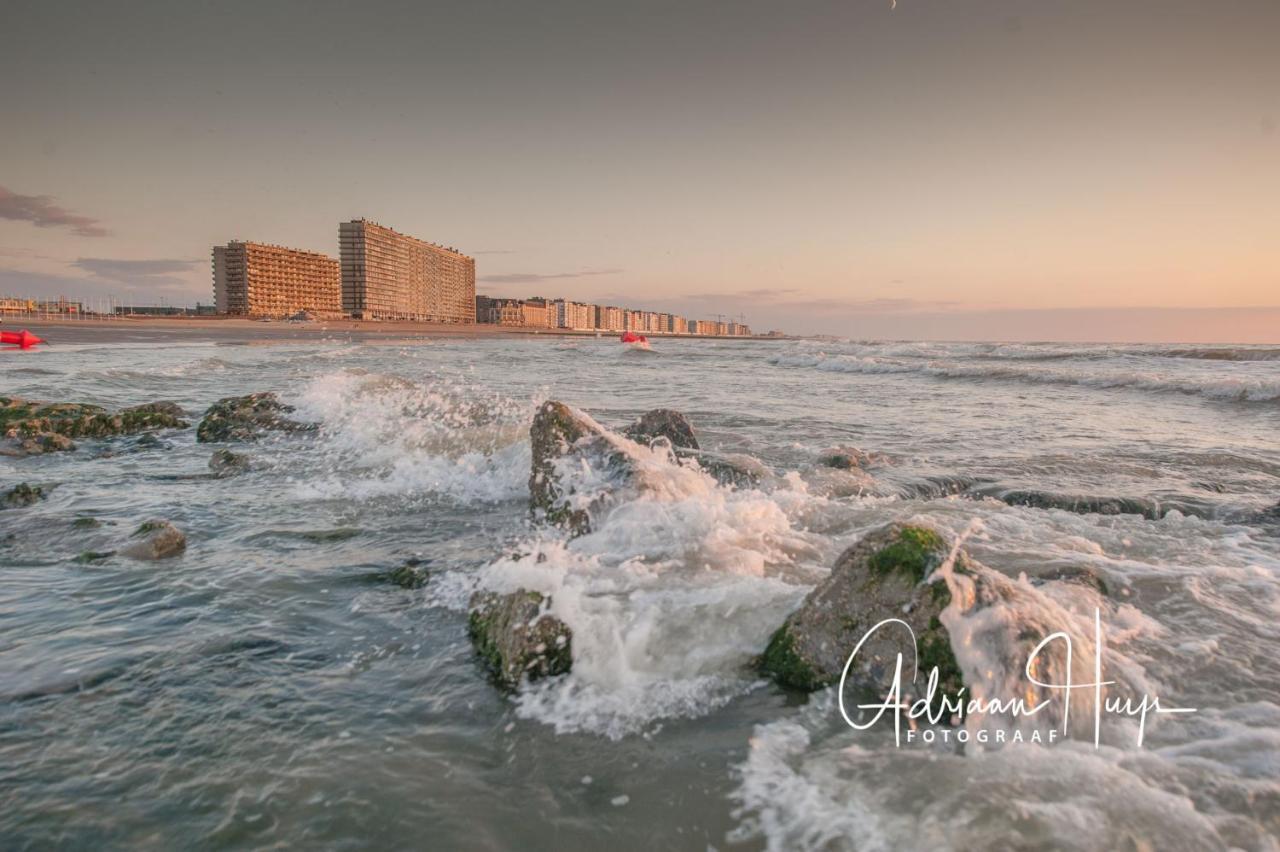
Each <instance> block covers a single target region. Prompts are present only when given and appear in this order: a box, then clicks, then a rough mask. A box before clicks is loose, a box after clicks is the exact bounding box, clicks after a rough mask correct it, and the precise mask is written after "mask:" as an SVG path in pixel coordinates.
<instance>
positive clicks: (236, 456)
mask: <svg viewBox="0 0 1280 852" xmlns="http://www.w3.org/2000/svg"><path fill="white" fill-rule="evenodd" d="M248 469H249V457H248V456H246V455H244V454H243V453H236V452H232V451H231V450H216V451H215V452H214V454H213V455H211V456H209V470H211V471H213V475H214V476H216V477H219V478H222V477H226V476H235V475H236V474H237V473H243V472H245V471H246V470H248Z"/></svg>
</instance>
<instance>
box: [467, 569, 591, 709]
mask: <svg viewBox="0 0 1280 852" xmlns="http://www.w3.org/2000/svg"><path fill="white" fill-rule="evenodd" d="M550 602H551V601H550V599H549V598H546V597H544V596H543V595H541V594H539V593H538V592H530V591H526V590H523V589H522V590H520V591H518V592H513V593H512V594H509V595H500V594H497V593H494V592H477V593H476V594H475V595H473V596H472V598H471V612H470V615H469V617H468V619H467V632H468V633H469V634H470V636H471V641H472V643H473V644H474V645H475V648H476V652H477V653H478V654H479V655H480V657H481V658H482V659H483V660H484V662H485V664H486V665H487V666H488V667H489V669H490V670H491V672H492V673H493V676H494V679H495V680H496V681H497V683H498V684H499V685H500V686H502V687H504V688H506V689H515V688H517V687H518V686H519V685H520V682H521V681H522V680H524V679H525V678H528V679H529V680H536V679H538V678H541V677H554V676H555V675H560V674H564V673H566V672H568V671H569V669H570V667H571V666H572V665H573V653H572V643H573V631H572V630H570V629H569V626H568V625H567V624H565V623H564V622H563V621H561V620H560V619H558V618H556V617H555V616H553V615H551V614H549V613H548V612H547V607H548V605H549V604H550Z"/></svg>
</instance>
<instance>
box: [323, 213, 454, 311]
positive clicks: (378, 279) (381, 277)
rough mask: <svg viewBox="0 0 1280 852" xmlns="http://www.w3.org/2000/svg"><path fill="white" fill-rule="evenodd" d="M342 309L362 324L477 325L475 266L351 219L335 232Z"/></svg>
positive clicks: (444, 251)
mask: <svg viewBox="0 0 1280 852" xmlns="http://www.w3.org/2000/svg"><path fill="white" fill-rule="evenodd" d="M338 248H339V253H340V254H341V256H342V306H343V308H345V309H346V311H347V312H348V313H350V314H351V315H352V316H354V317H357V318H361V319H390V320H420V321H426V322H459V323H474V322H475V321H476V262H475V259H474V258H471V257H468V256H467V255H465V254H462V253H461V252H458V251H455V250H454V249H451V248H445V247H444V246H438V245H436V244H435V243H429V242H426V241H425V240H420V239H418V238H417V237H410V236H408V235H407V234H401V233H400V232H398V231H394V230H392V229H391V228H387V227H385V226H383V225H379V224H377V223H376V222H370V221H369V220H367V219H353V220H352V221H350V222H343V223H341V224H340V225H339V226H338Z"/></svg>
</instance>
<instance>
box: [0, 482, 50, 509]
mask: <svg viewBox="0 0 1280 852" xmlns="http://www.w3.org/2000/svg"><path fill="white" fill-rule="evenodd" d="M47 496H49V495H48V491H47V490H46V489H45V488H43V487H41V486H39V485H28V484H27V483H25V482H19V483H18V484H17V485H15V486H13V487H12V488H10V489H9V490H8V491H6V492H4V495H3V496H0V509H22V508H25V507H26V506H34V505H35V504H36V503H39V502H40V501H41V500H43V499H44V498H45V497H47Z"/></svg>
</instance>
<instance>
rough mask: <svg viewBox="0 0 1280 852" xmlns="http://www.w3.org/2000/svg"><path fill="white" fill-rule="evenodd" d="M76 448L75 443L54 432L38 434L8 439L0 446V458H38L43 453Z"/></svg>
mask: <svg viewBox="0 0 1280 852" xmlns="http://www.w3.org/2000/svg"><path fill="white" fill-rule="evenodd" d="M75 448H76V444H75V441H72V440H71V439H70V438H68V437H67V436H66V435H59V434H57V433H54V432H40V433H37V434H36V435H34V436H31V437H26V438H21V437H17V436H16V435H15V436H14V437H11V438H8V439H6V440H5V442H4V443H3V444H0V456H12V457H16V458H22V457H24V456H40V455H44V454H45V453H58V452H69V451H71V450H74V449H75Z"/></svg>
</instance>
